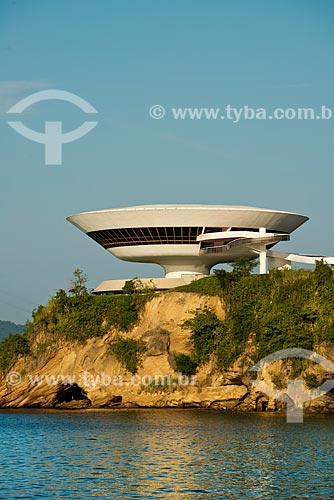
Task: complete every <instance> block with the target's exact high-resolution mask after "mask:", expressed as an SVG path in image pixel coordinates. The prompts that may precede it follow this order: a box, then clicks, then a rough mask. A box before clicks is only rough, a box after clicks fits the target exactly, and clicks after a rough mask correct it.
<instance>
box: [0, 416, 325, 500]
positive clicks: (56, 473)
mask: <svg viewBox="0 0 334 500" xmlns="http://www.w3.org/2000/svg"><path fill="white" fill-rule="evenodd" d="M333 419H334V417H333V416H329V415H324V416H322V415H312V416H306V417H305V418H304V423H303V424H288V423H286V421H285V416H284V415H274V414H237V413H226V412H221V411H211V410H192V409H184V410H183V409H160V410H148V409H140V410H110V411H109V410H101V411H93V410H88V411H87V410H86V411H41V410H25V411H23V410H20V411H14V410H2V411H1V412H0V432H1V439H0V470H1V484H0V498H1V499H6V500H11V499H15V498H17V499H23V498H25V499H34V498H48V499H78V498H80V499H90V498H98V499H114V498H115V499H136V498H143V499H150V498H152V499H157V498H161V499H175V500H178V499H189V500H193V499H201V498H202V499H206V498H210V499H220V498H222V499H223V498H226V499H256V500H259V499H288V500H291V499H307V498H309V499H326V500H328V499H331V498H334V464H333V449H334V420H333Z"/></svg>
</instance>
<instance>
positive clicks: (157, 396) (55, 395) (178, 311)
mask: <svg viewBox="0 0 334 500" xmlns="http://www.w3.org/2000/svg"><path fill="white" fill-rule="evenodd" d="M197 308H201V309H203V308H209V309H211V310H212V311H213V312H214V313H215V314H216V316H217V317H218V318H220V319H224V317H225V306H224V303H223V301H222V299H221V298H220V297H218V296H208V295H200V294H196V293H179V292H172V293H168V294H159V295H156V296H155V297H154V298H153V299H152V300H150V301H149V302H147V303H146V304H145V307H144V308H143V310H142V311H141V313H140V316H139V320H138V321H137V322H136V324H135V326H134V327H133V328H132V329H131V330H130V331H128V332H127V333H122V332H119V331H117V330H116V329H115V328H111V329H110V330H109V331H108V333H107V334H106V335H104V336H103V337H100V338H91V339H88V340H86V341H85V342H84V343H79V342H74V341H61V342H59V343H58V345H57V348H56V349H55V350H54V352H53V353H52V355H50V353H48V352H46V351H45V352H43V348H42V347H41V346H43V345H44V344H43V336H44V335H45V332H43V331H41V332H40V334H39V336H38V338H37V337H36V339H35V341H34V342H35V351H33V352H32V353H31V354H29V355H25V356H21V357H19V359H17V361H16V362H15V364H14V365H13V366H12V367H11V369H10V371H9V373H7V374H6V376H5V375H2V376H1V380H0V384H1V385H0V387H1V390H0V407H2V408H17V407H18V408H20V407H41V408H89V407H91V408H117V407H118V408H119V407H123V408H124V407H201V408H217V409H230V410H242V411H277V410H280V409H282V408H283V406H284V403H282V402H279V401H277V399H271V398H270V397H268V396H267V395H266V394H264V393H262V392H260V391H259V390H255V388H254V386H253V385H252V382H251V378H252V377H253V378H254V374H253V375H251V374H250V372H249V370H248V368H249V363H248V364H247V362H246V361H245V360H247V353H244V355H243V356H242V357H240V358H239V359H237V360H236V361H235V362H234V363H233V365H232V367H230V368H229V369H228V370H225V371H224V370H218V369H217V368H216V363H215V359H214V356H211V358H210V360H209V361H208V362H207V363H205V364H203V365H201V366H200V367H199V368H198V369H197V371H196V373H195V375H194V376H192V377H191V376H189V377H185V376H183V375H180V374H179V373H178V372H177V369H176V364H175V359H174V353H185V354H187V353H189V352H190V346H189V335H190V332H189V331H187V330H185V329H183V328H181V323H182V322H184V321H185V320H186V319H188V318H189V317H190V316H191V314H192V312H193V311H194V310H196V309H197ZM120 337H121V338H123V337H124V338H126V339H136V340H141V341H142V342H143V343H144V345H145V352H144V354H143V356H142V359H141V362H140V365H139V366H138V370H137V372H136V373H135V374H134V375H133V374H132V373H130V372H129V371H127V370H126V369H125V368H124V366H123V365H122V364H121V363H120V362H119V361H117V359H116V357H115V355H114V354H113V353H112V351H111V350H110V344H112V342H113V341H114V340H115V339H116V338H117V339H119V338H120ZM326 355H327V357H330V358H331V359H334V353H333V352H332V350H327V351H326ZM282 363H284V362H281V361H279V362H276V363H274V364H272V365H271V367H270V370H269V371H267V372H266V370H263V371H262V375H261V377H262V379H263V380H264V381H266V382H267V383H268V384H269V385H271V386H272V379H273V376H275V375H278V374H280V373H281V370H282ZM308 409H309V410H310V411H318V410H320V411H334V403H333V398H332V394H331V393H328V394H326V395H324V396H322V397H321V398H318V399H314V400H313V401H312V402H311V403H308Z"/></svg>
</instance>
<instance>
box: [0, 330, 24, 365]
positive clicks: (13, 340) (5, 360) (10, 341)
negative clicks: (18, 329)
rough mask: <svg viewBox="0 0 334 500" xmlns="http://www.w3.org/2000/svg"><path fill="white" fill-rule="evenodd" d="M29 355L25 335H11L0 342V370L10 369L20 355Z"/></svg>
mask: <svg viewBox="0 0 334 500" xmlns="http://www.w3.org/2000/svg"><path fill="white" fill-rule="evenodd" d="M28 353H29V344H28V341H27V337H26V335H25V334H16V335H14V334H11V335H9V337H8V338H7V339H4V340H2V341H1V342H0V370H2V371H5V370H7V369H8V368H10V367H11V366H12V365H13V364H14V363H15V361H16V360H17V358H18V357H19V356H20V355H22V354H28Z"/></svg>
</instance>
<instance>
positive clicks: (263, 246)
mask: <svg viewBox="0 0 334 500" xmlns="http://www.w3.org/2000/svg"><path fill="white" fill-rule="evenodd" d="M68 220H69V222H71V223H72V224H74V225H75V226H76V227H78V228H79V229H80V230H81V231H83V232H84V233H85V234H87V236H89V237H90V238H92V239H93V240H94V241H96V242H97V243H99V244H100V245H101V246H102V247H103V248H105V249H106V250H108V251H109V252H110V253H112V254H113V255H114V256H115V257H118V258H119V259H122V260H125V261H131V262H146V263H156V264H159V265H160V266H162V267H163V268H164V271H165V278H164V279H155V280H153V281H155V282H156V283H155V284H156V286H157V288H160V289H163V288H169V287H172V286H177V285H178V284H182V282H189V281H190V280H191V279H195V278H197V277H200V276H203V275H207V274H209V273H210V269H211V268H212V267H213V266H214V265H216V264H219V263H226V262H233V261H236V260H238V259H239V258H241V257H257V256H259V258H260V273H266V272H267V267H269V269H271V268H273V267H283V266H288V265H289V264H290V263H291V261H292V260H297V261H299V262H307V263H314V261H315V260H316V259H319V258H323V257H322V256H301V255H300V256H298V255H296V254H294V255H292V254H285V253H281V252H273V251H271V250H270V249H271V248H272V247H273V246H274V245H275V244H276V243H278V242H279V241H286V240H289V239H290V234H291V233H292V232H293V231H295V230H296V229H297V228H298V227H299V226H301V225H302V224H304V222H306V221H307V220H308V217H306V216H304V215H299V214H295V213H289V212H282V211H278V210H270V209H264V208H255V207H244V206H229V205H142V206H134V207H125V208H111V209H107V210H97V211H93V212H84V213H80V214H76V215H72V216H70V217H68ZM303 259H304V260H303ZM305 259H306V260H305ZM325 259H328V258H325ZM328 263H332V262H328ZM122 283H124V280H109V281H105V282H103V283H101V285H99V287H98V288H97V289H96V290H95V291H96V292H97V293H105V292H113V291H117V290H118V289H120V288H121V287H122Z"/></svg>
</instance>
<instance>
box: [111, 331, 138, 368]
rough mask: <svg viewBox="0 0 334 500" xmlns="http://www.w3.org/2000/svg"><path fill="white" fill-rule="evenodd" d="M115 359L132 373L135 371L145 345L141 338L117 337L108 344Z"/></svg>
mask: <svg viewBox="0 0 334 500" xmlns="http://www.w3.org/2000/svg"><path fill="white" fill-rule="evenodd" d="M109 348H110V351H111V352H112V353H113V354H115V356H116V359H117V360H118V361H119V362H120V363H121V364H122V365H123V366H124V368H126V369H127V370H128V371H129V372H130V373H132V374H133V375H134V374H135V373H137V370H138V366H139V365H140V362H141V358H142V356H143V354H144V352H145V351H146V345H145V343H144V342H142V341H141V340H135V339H125V338H121V337H118V338H117V339H116V340H115V341H114V342H113V343H112V344H110V346H109Z"/></svg>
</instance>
